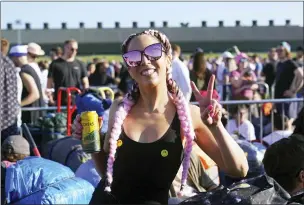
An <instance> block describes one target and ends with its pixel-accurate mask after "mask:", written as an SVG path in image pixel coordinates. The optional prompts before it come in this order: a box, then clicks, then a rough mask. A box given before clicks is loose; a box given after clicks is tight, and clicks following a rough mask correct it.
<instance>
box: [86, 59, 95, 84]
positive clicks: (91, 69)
mask: <svg viewBox="0 0 304 205" xmlns="http://www.w3.org/2000/svg"><path fill="white" fill-rule="evenodd" d="M95 65H96V64H94V63H88V65H87V72H88V77H90V75H91V74H93V73H94V72H95V70H96V66H95ZM89 82H90V80H89Z"/></svg>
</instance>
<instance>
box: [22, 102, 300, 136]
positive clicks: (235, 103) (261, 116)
mask: <svg viewBox="0 0 304 205" xmlns="http://www.w3.org/2000/svg"><path fill="white" fill-rule="evenodd" d="M292 102H303V99H301V98H290V99H266V100H257V101H248V100H230V101H220V104H221V105H226V106H227V111H228V114H229V106H232V105H241V104H242V105H254V104H256V105H261V104H264V103H272V104H277V103H278V104H279V103H283V113H282V114H283V115H284V103H292ZM191 103H192V104H194V105H198V102H191ZM258 108H259V117H258V118H259V119H258V122H259V135H258V133H256V137H257V139H260V141H261V142H262V139H263V133H264V125H263V118H264V115H263V107H262V106H260V107H258ZM70 109H73V106H70ZM37 110H47V111H54V110H57V111H58V107H55V106H54V107H31V108H22V111H37ZM60 110H68V109H67V106H62V107H61V109H60ZM239 115H240V113H238V116H239ZM251 118H252V116H251V112H250V111H249V120H250V121H252V120H251ZM228 119H230V117H229V118H228ZM256 121H257V118H256ZM273 122H274V114H273V109H272V110H271V132H273V130H274V127H273ZM70 123H71V122H67V125H68V124H70Z"/></svg>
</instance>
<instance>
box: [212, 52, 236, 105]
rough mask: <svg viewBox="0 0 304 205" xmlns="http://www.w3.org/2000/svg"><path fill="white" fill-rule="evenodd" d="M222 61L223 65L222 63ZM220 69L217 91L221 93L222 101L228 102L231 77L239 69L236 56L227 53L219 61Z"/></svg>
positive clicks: (218, 70) (217, 75)
mask: <svg viewBox="0 0 304 205" xmlns="http://www.w3.org/2000/svg"><path fill="white" fill-rule="evenodd" d="M220 61H222V63H220ZM217 62H218V64H219V66H218V69H217V73H216V79H217V90H218V91H219V93H220V96H221V100H226V99H227V97H228V94H229V88H230V86H229V85H228V83H229V82H230V79H229V75H230V73H231V72H232V71H235V70H236V69H237V66H236V62H235V60H234V56H233V55H232V53H230V52H229V51H225V52H224V53H222V55H221V56H220V57H219V59H218V61H217Z"/></svg>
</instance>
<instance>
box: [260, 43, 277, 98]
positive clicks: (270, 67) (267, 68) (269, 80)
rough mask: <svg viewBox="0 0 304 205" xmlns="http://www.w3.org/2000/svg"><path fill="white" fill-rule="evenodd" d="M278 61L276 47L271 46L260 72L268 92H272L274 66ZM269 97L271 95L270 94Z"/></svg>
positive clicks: (274, 74) (274, 75)
mask: <svg viewBox="0 0 304 205" xmlns="http://www.w3.org/2000/svg"><path fill="white" fill-rule="evenodd" d="M277 63H278V54H277V51H276V48H271V49H270V50H269V52H268V60H267V62H266V64H265V65H264V66H263V70H262V72H261V80H262V81H264V82H265V83H266V84H267V85H268V87H269V92H270V93H271V94H272V92H273V88H272V86H273V85H274V82H275V77H276V68H277ZM271 97H273V96H272V95H271Z"/></svg>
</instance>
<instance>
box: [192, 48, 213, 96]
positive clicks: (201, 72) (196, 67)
mask: <svg viewBox="0 0 304 205" xmlns="http://www.w3.org/2000/svg"><path fill="white" fill-rule="evenodd" d="M206 66H207V64H206V58H205V54H204V53H202V52H196V53H195V54H194V56H193V70H191V71H190V79H191V81H193V82H194V83H195V85H196V87H197V88H198V90H200V91H206V90H207V88H208V82H209V80H210V78H211V76H212V73H211V71H210V70H209V69H207V67H206ZM194 100H195V95H194V94H192V97H191V101H194Z"/></svg>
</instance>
